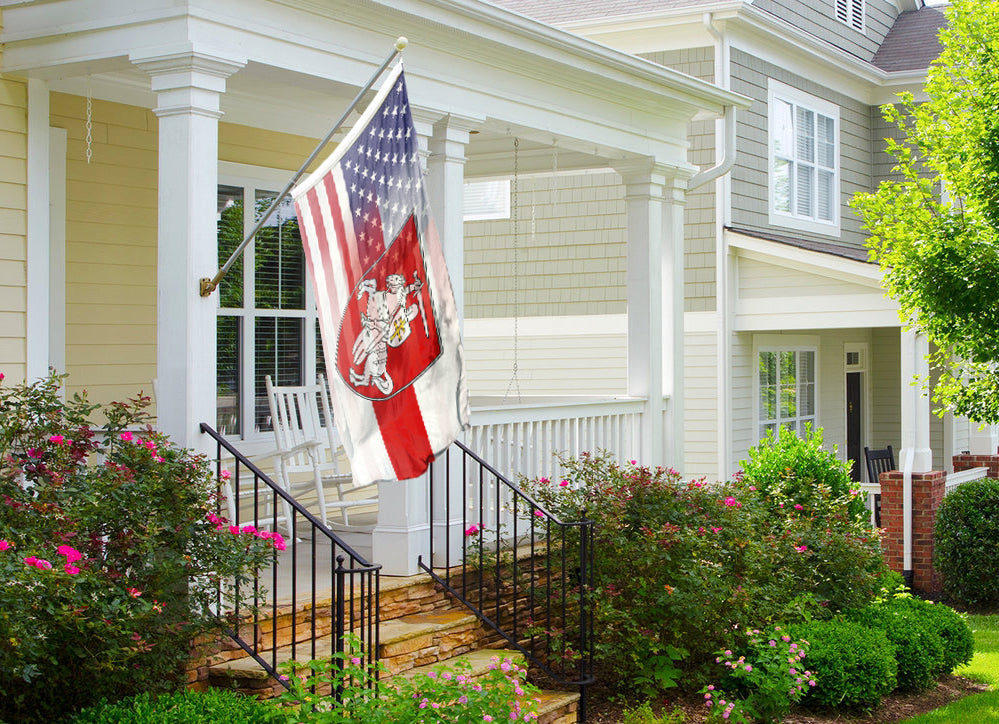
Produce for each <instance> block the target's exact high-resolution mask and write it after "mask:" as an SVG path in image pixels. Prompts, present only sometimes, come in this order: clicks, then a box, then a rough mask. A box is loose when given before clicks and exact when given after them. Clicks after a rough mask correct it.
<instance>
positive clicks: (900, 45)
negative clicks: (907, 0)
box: [871, 7, 947, 72]
mask: <svg viewBox="0 0 999 724" xmlns="http://www.w3.org/2000/svg"><path fill="white" fill-rule="evenodd" d="M946 24H947V16H946V15H944V14H943V13H942V12H940V10H939V9H938V8H935V7H923V8H921V9H919V10H912V11H910V12H907V13H902V14H901V15H899V16H898V17H897V18H896V19H895V24H894V25H892V27H891V30H890V31H888V35H887V36H885V39H884V42H883V43H882V44H881V47H880V48H878V52H877V53H875V54H874V58H873V59H872V61H871V62H872V63H873V64H874V65H875V66H876V67H878V68H880V69H881V70H884V71H889V72H891V71H899V70H920V69H922V68H927V67H929V65H930V63H931V62H932V61H933V60H935V59H936V57H937V56H938V55H940V51H941V50H942V47H941V45H940V40H939V38H938V35H939V33H940V29H941V28H942V27H944V26H945V25H946Z"/></svg>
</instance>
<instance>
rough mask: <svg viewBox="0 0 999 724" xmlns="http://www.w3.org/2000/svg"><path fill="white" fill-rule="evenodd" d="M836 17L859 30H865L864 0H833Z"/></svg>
mask: <svg viewBox="0 0 999 724" xmlns="http://www.w3.org/2000/svg"><path fill="white" fill-rule="evenodd" d="M833 2H834V4H835V6H836V19H837V20H839V21H840V22H841V23H846V24H847V25H849V26H850V27H851V28H853V29H854V30H856V31H858V32H861V33H862V32H864V15H865V12H864V5H865V3H864V0H833Z"/></svg>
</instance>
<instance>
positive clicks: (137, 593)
mask: <svg viewBox="0 0 999 724" xmlns="http://www.w3.org/2000/svg"><path fill="white" fill-rule="evenodd" d="M125 590H126V591H127V592H128V595H129V596H131V597H132V598H138V597H139V596H141V595H142V591H140V590H139V589H138V588H126V589H125Z"/></svg>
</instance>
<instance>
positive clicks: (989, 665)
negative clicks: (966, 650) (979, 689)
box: [903, 615, 999, 724]
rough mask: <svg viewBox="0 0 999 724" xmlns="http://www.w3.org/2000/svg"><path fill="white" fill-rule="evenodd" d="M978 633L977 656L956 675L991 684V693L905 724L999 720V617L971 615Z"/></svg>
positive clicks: (913, 719) (952, 705)
mask: <svg viewBox="0 0 999 724" xmlns="http://www.w3.org/2000/svg"><path fill="white" fill-rule="evenodd" d="M968 623H969V624H971V628H972V629H973V630H974V632H975V657H974V658H973V659H972V660H971V663H970V664H968V665H967V666H962V667H961V668H959V669H957V670H956V671H955V672H954V673H955V674H960V675H961V676H967V677H968V678H969V679H974V680H975V681H981V682H982V683H984V684H988V685H989V686H990V687H991V688H992V691H986V692H984V693H981V694H974V695H973V696H968V697H965V698H964V699H960V700H958V701H955V702H954V703H952V704H948V705H947V706H944V707H941V708H939V709H936V710H935V711H931V712H929V713H927V714H922V715H920V716H917V717H913V718H912V719H906V720H905V722H904V723H903V724H967V723H968V722H996V721H999V615H989V616H968Z"/></svg>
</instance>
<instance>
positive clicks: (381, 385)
mask: <svg viewBox="0 0 999 724" xmlns="http://www.w3.org/2000/svg"><path fill="white" fill-rule="evenodd" d="M292 195H293V197H294V199H295V205H296V209H297V212H298V218H299V226H300V229H301V232H302V240H303V243H304V245H305V254H306V260H307V263H308V266H309V269H310V272H311V273H312V278H313V281H314V283H315V289H316V302H317V307H318V311H319V321H320V327H321V329H322V336H323V349H324V350H325V353H326V365H327V370H329V371H330V384H331V388H332V390H333V406H334V414H335V415H336V425H337V428H338V430H339V432H340V436H341V438H342V439H343V441H344V446H345V448H346V450H347V453H348V456H349V457H350V459H351V469H352V472H353V475H354V480H355V483H356V484H364V483H368V482H375V481H378V480H392V479H400V480H401V479H407V478H412V477H416V476H417V475H419V474H421V473H422V472H423V471H425V470H426V468H427V465H429V463H430V461H432V460H433V459H434V456H435V455H436V454H439V453H440V452H442V451H443V450H444V449H445V448H446V447H447V446H449V445H450V444H451V443H452V442H453V441H454V439H455V438H456V437H457V435H458V434H459V433H460V431H461V430H462V429H463V428H464V427H465V426H466V425H467V423H468V400H467V392H466V391H465V384H464V363H463V359H462V350H461V340H460V336H459V323H458V317H457V311H456V309H455V306H454V296H453V293H452V290H451V282H450V278H449V277H448V273H447V268H446V266H445V263H444V255H443V252H442V250H441V247H440V242H439V240H438V237H437V231H436V227H435V225H434V222H433V219H432V217H431V214H430V205H429V202H428V199H427V193H426V188H425V185H424V181H423V172H422V169H421V168H420V159H419V147H418V142H417V136H416V131H415V128H414V126H413V119H412V111H411V109H410V107H409V99H408V95H407V92H406V83H405V76H404V75H403V72H402V67H401V64H400V65H398V66H396V68H395V69H394V70H393V71H392V72H391V74H390V75H389V77H388V79H387V80H386V81H385V83H384V84H383V86H382V88H381V90H380V91H379V93H378V95H377V96H376V97H375V99H374V100H373V101H372V102H371V104H370V105H369V106H368V107H367V109H366V110H365V111H364V113H363V114H362V116H361V118H360V119H359V120H358V122H357V123H356V124H355V126H354V127H353V128H352V129H351V130H350V132H349V133H348V134H347V136H346V138H345V139H344V140H343V141H342V142H340V144H339V145H338V146H337V148H336V149H335V150H334V152H333V154H332V155H331V156H330V157H329V158H328V159H326V161H325V162H324V163H323V164H322V165H321V166H320V168H319V169H318V170H317V171H316V172H315V173H313V174H312V175H311V176H310V177H309V178H308V179H307V180H306V181H305V182H304V183H302V184H301V185H299V186H298V187H297V188H296V189H295V190H294V191H293V192H292ZM333 370H336V372H335V373H334V372H333Z"/></svg>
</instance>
